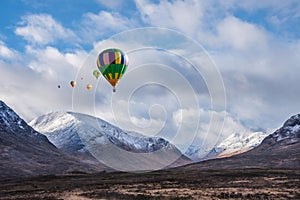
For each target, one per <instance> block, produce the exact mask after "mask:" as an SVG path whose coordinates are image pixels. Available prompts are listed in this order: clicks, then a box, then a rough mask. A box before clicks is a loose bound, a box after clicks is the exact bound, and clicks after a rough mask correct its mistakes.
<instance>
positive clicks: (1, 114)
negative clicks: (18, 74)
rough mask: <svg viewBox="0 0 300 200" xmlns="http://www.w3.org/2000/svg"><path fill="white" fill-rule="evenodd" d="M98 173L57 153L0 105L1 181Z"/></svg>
mask: <svg viewBox="0 0 300 200" xmlns="http://www.w3.org/2000/svg"><path fill="white" fill-rule="evenodd" d="M99 170H103V169H102V168H100V167H91V166H89V165H86V164H83V163H81V162H80V161H79V160H77V159H76V158H74V157H71V156H68V155H66V154H65V153H63V152H62V151H60V150H58V149H57V148H56V147H55V146H54V145H53V144H51V143H50V142H49V140H48V139H47V137H46V136H44V135H43V134H40V133H38V132H37V131H35V130H34V129H33V128H31V127H30V126H29V125H28V124H27V123H26V122H25V121H24V120H23V119H21V118H20V117H19V116H18V115H17V114H16V113H15V112H14V111H13V110H12V109H11V108H9V107H8V106H7V105H6V104H5V103H4V102H2V101H0V171H1V173H0V178H2V179H7V178H16V177H26V176H38V175H47V174H63V173H68V172H72V171H85V172H88V171H99Z"/></svg>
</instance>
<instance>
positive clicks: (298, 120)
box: [283, 114, 300, 127]
mask: <svg viewBox="0 0 300 200" xmlns="http://www.w3.org/2000/svg"><path fill="white" fill-rule="evenodd" d="M296 125H300V114H296V115H293V116H292V117H290V118H289V119H288V120H286V121H285V122H284V124H283V126H284V127H286V126H296Z"/></svg>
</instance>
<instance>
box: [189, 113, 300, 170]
mask: <svg viewBox="0 0 300 200" xmlns="http://www.w3.org/2000/svg"><path fill="white" fill-rule="evenodd" d="M184 168H185V169H199V168H202V169H210V168H212V169H220V168H221V169H226V168H227V169H233V168H297V169H299V168H300V114H297V115H294V116H292V117H291V118H290V119H288V120H287V121H286V122H285V123H284V124H283V126H282V127H281V128H279V129H278V130H276V131H275V132H274V133H272V134H270V135H269V136H267V137H266V138H265V139H264V140H263V141H262V143H261V144H260V145H258V146H257V147H255V148H254V149H252V150H250V151H248V152H245V153H242V154H238V155H234V156H231V157H229V158H219V159H214V160H208V161H204V162H200V163H197V164H192V165H188V166H185V167H184Z"/></svg>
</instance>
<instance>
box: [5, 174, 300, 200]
mask: <svg viewBox="0 0 300 200" xmlns="http://www.w3.org/2000/svg"><path fill="white" fill-rule="evenodd" d="M0 199H130V200H134V199H138V200H143V199H162V200H163V199H300V169H295V170H292V169H268V170H266V169H240V170H238V169H236V170H222V171H220V170H210V171H199V170H189V171H187V170H181V169H173V170H168V171H166V170H164V171H154V172H148V173H120V172H115V173H99V174H79V173H78V174H70V175H65V176H44V177H36V178H26V179H22V180H9V181H0Z"/></svg>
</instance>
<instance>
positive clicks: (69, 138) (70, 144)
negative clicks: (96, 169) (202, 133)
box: [30, 112, 191, 169]
mask: <svg viewBox="0 0 300 200" xmlns="http://www.w3.org/2000/svg"><path fill="white" fill-rule="evenodd" d="M30 125H31V126H32V127H34V128H35V129H36V130H38V131H39V132H41V133H43V134H45V135H46V136H47V138H48V139H49V140H50V141H51V142H52V143H53V144H54V145H55V146H56V147H57V148H59V149H61V150H63V151H64V152H66V153H68V154H71V155H76V156H80V157H81V159H84V160H90V161H91V160H92V161H93V160H94V161H95V158H97V159H98V160H102V159H103V157H105V156H106V154H105V153H104V152H107V153H108V155H107V156H113V157H115V156H116V155H115V154H114V153H113V151H114V150H115V149H113V148H112V147H113V146H116V147H118V148H120V149H122V150H125V151H128V152H131V153H135V154H130V157H133V158H136V160H138V158H137V157H135V156H138V155H142V154H148V155H149V154H150V153H152V152H155V151H157V150H162V151H163V152H164V153H163V155H164V156H161V157H159V156H153V157H152V156H147V158H146V156H145V159H141V160H143V162H145V165H149V166H151V164H153V163H155V162H164V161H163V160H164V159H168V158H171V157H176V156H178V157H179V159H178V160H177V161H176V162H175V163H173V164H171V165H170V166H169V167H174V166H180V165H184V164H187V163H190V162H191V160H190V159H188V158H187V157H185V156H180V155H181V152H180V151H179V150H178V149H177V148H176V147H175V146H174V145H172V144H171V143H169V142H168V141H166V140H165V139H163V138H159V137H147V136H144V135H141V134H138V133H134V132H129V131H124V130H122V129H120V128H118V127H115V126H113V125H111V124H109V123H108V122H106V121H103V120H101V119H99V118H95V117H93V116H89V115H85V114H80V113H74V112H53V113H49V114H46V115H43V116H40V117H38V118H36V119H34V120H33V121H31V122H30ZM90 152H91V153H90ZM106 158H107V157H106ZM124 159H127V158H124ZM104 160H105V159H104ZM120 160H122V158H120ZM130 162H131V161H130V160H127V162H126V163H130ZM132 162H133V163H132V165H134V163H135V162H136V161H135V160H134V159H133V161H132ZM130 167H133V169H135V168H134V166H129V168H130Z"/></svg>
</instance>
